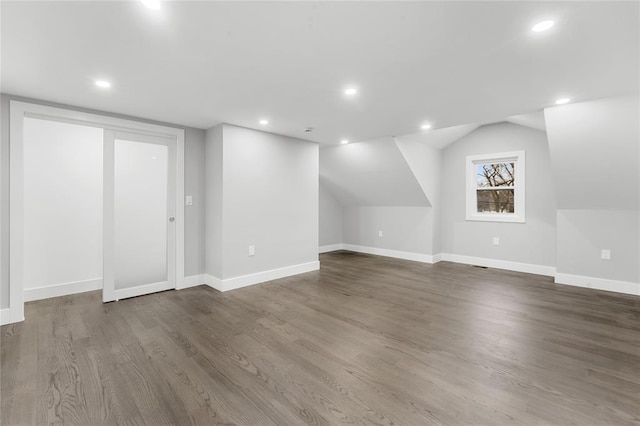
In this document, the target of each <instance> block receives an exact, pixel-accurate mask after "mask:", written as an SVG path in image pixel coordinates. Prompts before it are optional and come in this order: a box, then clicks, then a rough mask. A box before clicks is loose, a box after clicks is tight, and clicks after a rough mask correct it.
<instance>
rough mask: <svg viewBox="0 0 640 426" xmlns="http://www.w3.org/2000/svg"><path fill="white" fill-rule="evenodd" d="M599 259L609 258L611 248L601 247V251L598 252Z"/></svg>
mask: <svg viewBox="0 0 640 426" xmlns="http://www.w3.org/2000/svg"><path fill="white" fill-rule="evenodd" d="M600 259H602V260H611V250H609V249H602V251H601V252H600Z"/></svg>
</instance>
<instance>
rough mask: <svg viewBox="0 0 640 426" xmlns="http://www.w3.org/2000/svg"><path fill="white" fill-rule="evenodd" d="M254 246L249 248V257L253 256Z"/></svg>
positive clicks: (254, 252)
mask: <svg viewBox="0 0 640 426" xmlns="http://www.w3.org/2000/svg"><path fill="white" fill-rule="evenodd" d="M255 254H256V246H249V256H255Z"/></svg>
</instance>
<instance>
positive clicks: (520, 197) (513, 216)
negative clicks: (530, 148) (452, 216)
mask: <svg viewBox="0 0 640 426" xmlns="http://www.w3.org/2000/svg"><path fill="white" fill-rule="evenodd" d="M505 161H513V162H514V163H515V168H514V174H515V187H514V188H513V189H514V200H513V202H514V213H478V201H477V193H476V190H477V189H478V187H477V181H476V165H478V164H487V163H496V162H505ZM525 163H526V161H525V152H524V151H512V152H500V153H497V154H482V155H468V156H467V158H466V182H467V184H466V212H467V216H466V220H470V221H480V222H516V223H524V222H525V211H526V210H525V200H526V197H525V190H526V185H525V176H526V169H525ZM505 189H506V188H505Z"/></svg>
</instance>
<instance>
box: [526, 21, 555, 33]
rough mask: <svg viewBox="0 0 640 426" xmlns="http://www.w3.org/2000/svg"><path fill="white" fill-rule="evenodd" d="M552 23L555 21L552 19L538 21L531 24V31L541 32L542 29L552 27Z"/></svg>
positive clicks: (545, 29)
mask: <svg viewBox="0 0 640 426" xmlns="http://www.w3.org/2000/svg"><path fill="white" fill-rule="evenodd" d="M553 24H555V22H553V21H542V22H538V23H537V24H535V25H534V26H533V28H531V31H533V32H534V33H541V32H542V31H547V30H548V29H550V28H551V27H553Z"/></svg>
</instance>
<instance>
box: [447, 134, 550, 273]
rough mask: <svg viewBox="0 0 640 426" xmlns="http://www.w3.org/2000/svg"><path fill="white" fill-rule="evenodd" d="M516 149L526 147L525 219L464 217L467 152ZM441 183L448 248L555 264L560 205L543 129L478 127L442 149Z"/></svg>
mask: <svg viewBox="0 0 640 426" xmlns="http://www.w3.org/2000/svg"><path fill="white" fill-rule="evenodd" d="M518 150H524V151H525V152H526V209H527V210H526V211H527V216H526V223H499V222H473V221H467V220H465V219H466V214H465V203H466V198H465V182H466V180H465V179H466V171H465V161H466V157H467V155H475V154H492V153H500V152H508V151H518ZM441 188H442V205H441V209H442V251H443V252H444V253H450V254H458V255H465V256H475V257H483V258H489V259H499V260H507V261H512V262H522V263H530V264H535V265H544V266H555V263H556V252H555V247H556V235H555V234H556V205H555V194H554V181H553V176H552V170H551V160H550V157H549V149H548V145H547V139H546V135H545V133H544V132H541V131H538V130H534V129H530V128H526V127H522V126H519V125H516V124H511V123H499V124H491V125H487V126H483V127H480V128H479V129H477V130H476V131H474V132H473V133H471V134H469V135H467V136H465V137H463V138H462V139H460V140H459V141H457V142H455V143H453V144H451V145H450V146H448V147H447V148H446V149H445V150H444V152H443V162H442V187H441ZM493 237H499V238H500V245H498V246H494V245H493V242H492V240H493Z"/></svg>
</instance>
